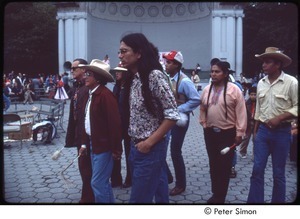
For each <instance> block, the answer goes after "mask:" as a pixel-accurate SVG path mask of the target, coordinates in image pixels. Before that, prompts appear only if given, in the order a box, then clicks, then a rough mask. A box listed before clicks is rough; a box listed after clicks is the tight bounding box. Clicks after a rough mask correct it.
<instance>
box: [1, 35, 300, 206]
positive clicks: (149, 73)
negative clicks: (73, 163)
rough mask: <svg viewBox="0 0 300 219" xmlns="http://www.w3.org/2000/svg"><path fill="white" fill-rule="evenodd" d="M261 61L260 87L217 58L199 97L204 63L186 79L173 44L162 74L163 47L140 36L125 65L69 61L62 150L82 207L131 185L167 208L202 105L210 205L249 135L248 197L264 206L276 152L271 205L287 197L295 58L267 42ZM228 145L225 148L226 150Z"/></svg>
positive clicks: (123, 58) (127, 46)
mask: <svg viewBox="0 0 300 219" xmlns="http://www.w3.org/2000/svg"><path fill="white" fill-rule="evenodd" d="M256 57H257V58H258V59H260V60H261V61H262V69H263V71H264V72H265V73H266V75H265V76H264V77H263V78H261V79H260V80H259V81H258V83H257V84H253V83H252V84H251V86H248V83H247V82H245V81H244V78H242V77H241V80H242V82H234V83H232V81H231V79H230V75H231V73H232V70H231V69H230V64H229V63H228V62H226V61H221V60H219V59H217V58H214V59H212V61H211V69H210V77H211V81H210V83H209V85H208V86H206V87H204V88H203V91H202V92H201V93H200V92H199V87H198V83H199V81H200V79H199V80H198V79H197V77H195V75H196V74H197V73H198V72H199V71H200V70H199V68H200V65H199V66H198V65H197V67H199V68H197V69H195V70H194V73H193V74H192V78H189V77H188V76H187V75H186V74H184V73H183V72H182V71H181V69H182V65H183V63H184V59H183V54H182V53H181V52H180V51H176V50H173V51H170V52H168V53H165V54H163V58H164V59H165V70H164V69H163V67H162V65H161V64H160V62H159V52H158V48H157V47H156V46H155V45H153V44H152V43H151V42H150V41H149V40H148V39H147V38H146V36H145V35H144V34H142V33H131V34H128V35H125V36H123V37H122V38H121V40H120V45H119V53H118V58H119V59H120V63H119V65H118V66H116V67H115V68H113V69H111V68H110V65H109V64H108V62H107V60H108V57H106V58H107V59H106V60H99V59H94V60H92V61H91V62H90V64H88V62H87V61H86V60H84V59H82V58H77V59H75V60H74V61H73V63H72V67H71V73H72V75H73V79H74V84H73V86H72V87H71V88H67V89H66V93H68V97H69V98H70V114H69V120H68V128H67V134H66V143H65V147H76V148H77V151H78V154H79V155H80V157H79V159H78V166H79V172H80V175H81V179H82V191H81V192H82V194H81V199H80V201H79V203H82V204H88V203H89V204H91V203H114V194H113V190H112V188H113V187H123V188H129V187H130V188H131V192H130V198H129V200H128V202H129V203H143V204H145V203H164V204H166V203H169V196H176V195H179V194H181V193H184V191H185V190H186V186H187V183H186V169H185V161H184V159H183V156H182V148H183V147H184V139H185V135H186V133H187V130H188V127H189V122H190V119H191V117H190V114H192V113H193V111H194V110H196V109H197V108H198V107H199V108H198V110H200V116H199V125H201V126H202V127H203V133H204V140H205V146H206V151H207V155H208V159H209V169H210V170H209V173H208V174H209V175H210V179H211V193H212V196H211V197H210V198H209V199H208V200H207V203H209V204H224V203H225V202H226V195H227V190H228V185H229V182H230V177H231V174H232V168H233V166H234V165H235V164H234V160H235V158H236V154H237V153H236V152H237V151H238V152H239V154H240V155H241V157H242V158H245V157H246V156H247V148H248V144H249V142H250V139H251V138H252V140H253V145H254V148H253V149H252V150H253V157H252V160H253V171H252V175H251V177H249V181H250V189H249V196H248V200H247V202H248V203H251V204H253V203H264V170H265V168H266V162H267V160H268V157H269V156H270V155H271V156H272V166H273V178H274V186H273V195H272V203H284V202H285V186H286V185H285V164H286V160H287V157H288V153H289V150H290V146H291V139H292V138H291V136H296V135H297V134H298V133H297V130H298V129H297V127H298V124H297V122H295V121H297V118H298V81H297V79H296V78H295V77H292V76H290V75H288V74H286V73H284V72H283V68H284V67H286V66H288V65H289V64H290V63H291V61H292V60H291V59H290V58H289V57H288V56H287V55H285V54H283V52H281V51H280V50H279V49H278V48H275V47H268V48H267V49H266V51H265V52H264V53H262V54H260V55H256ZM200 69H201V68H200ZM112 73H115V78H116V83H115V85H114V88H113V90H112V91H111V90H109V89H108V88H107V87H106V84H107V83H108V82H114V77H113V75H112ZM57 79H58V78H57ZM40 80H41V79H40ZM15 81H16V79H15ZM15 81H14V82H12V83H18V82H15ZM58 81H62V80H56V82H54V78H52V77H48V78H47V79H45V82H44V83H45V84H48V85H46V87H47V86H50V84H51V83H54V84H56V83H57V84H59V83H58ZM5 83H7V81H5ZM239 83H240V84H239ZM243 83H245V84H243ZM196 84H197V86H196ZM243 85H244V86H243ZM56 86H59V87H62V86H63V85H62V84H60V85H56ZM15 92H17V91H15ZM33 92H34V90H33ZM29 95H30V94H29ZM28 101H30V100H28ZM270 104H272V107H270ZM291 124H293V126H291ZM169 145H170V152H171V158H172V163H173V167H174V173H175V187H174V188H172V189H170V190H169V184H170V183H171V182H173V180H174V179H173V176H172V173H171V171H170V169H169V166H168V164H167V162H166V157H167V151H168V146H169ZM224 148H228V151H226V152H224V153H222V154H221V153H220V151H222V150H223V149H224ZM123 151H125V161H126V164H125V165H126V176H125V180H124V182H123V177H122V174H121V166H122V164H121V156H122V153H123Z"/></svg>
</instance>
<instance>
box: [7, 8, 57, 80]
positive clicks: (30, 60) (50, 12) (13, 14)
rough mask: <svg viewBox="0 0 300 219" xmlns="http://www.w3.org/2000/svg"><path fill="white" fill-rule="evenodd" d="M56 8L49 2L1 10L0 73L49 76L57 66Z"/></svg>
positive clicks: (54, 71)
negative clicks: (0, 69)
mask: <svg viewBox="0 0 300 219" xmlns="http://www.w3.org/2000/svg"><path fill="white" fill-rule="evenodd" d="M57 37H58V30H57V21H56V8H55V6H54V5H53V4H51V3H49V2H10V3H8V4H6V5H5V8H4V73H8V72H10V71H12V70H14V71H15V72H22V73H27V74H29V75H31V76H34V75H37V74H38V73H44V74H50V73H51V74H53V73H56V71H57V69H58V67H57V65H58V54H57V47H58V46H57V45H58V40H57Z"/></svg>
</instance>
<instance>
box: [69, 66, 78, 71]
mask: <svg viewBox="0 0 300 219" xmlns="http://www.w3.org/2000/svg"><path fill="white" fill-rule="evenodd" d="M77 68H79V67H72V68H71V70H73V71H76V69H77Z"/></svg>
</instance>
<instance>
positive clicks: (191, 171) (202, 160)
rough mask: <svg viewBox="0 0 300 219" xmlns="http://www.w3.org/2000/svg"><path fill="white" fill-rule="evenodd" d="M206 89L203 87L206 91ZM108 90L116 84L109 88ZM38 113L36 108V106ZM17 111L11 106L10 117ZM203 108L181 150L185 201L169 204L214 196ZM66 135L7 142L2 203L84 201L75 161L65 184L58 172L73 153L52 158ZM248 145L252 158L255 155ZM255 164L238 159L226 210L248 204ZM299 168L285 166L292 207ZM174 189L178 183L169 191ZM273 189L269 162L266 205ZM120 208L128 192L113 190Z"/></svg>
mask: <svg viewBox="0 0 300 219" xmlns="http://www.w3.org/2000/svg"><path fill="white" fill-rule="evenodd" d="M206 85H207V83H203V84H202V86H203V87H204V86H206ZM108 86H109V87H110V88H111V87H112V84H109V85H108ZM33 105H34V106H37V107H38V104H36V105H35V104H33ZM33 105H19V106H18V110H19V109H28V110H30V109H31V108H32V106H33ZM69 105H70V101H69V100H68V101H67V103H66V104H65V114H64V122H63V125H64V129H65V130H66V127H67V124H68V117H69ZM11 110H14V106H13V105H12V106H11V107H10V109H9V111H11ZM198 117H199V108H198V109H196V110H195V111H194V116H191V121H190V126H189V129H188V132H187V134H186V138H185V141H184V146H183V156H184V160H185V164H186V175H187V187H186V191H185V192H183V193H182V194H181V195H177V196H171V197H170V204H205V203H206V201H207V200H208V199H209V198H210V196H211V186H210V176H209V167H208V157H207V152H206V149H205V143H204V138H203V129H202V126H200V125H199V123H198ZM65 135H66V133H65V132H63V130H61V129H58V137H57V138H55V139H54V140H53V144H50V145H43V144H40V145H31V143H32V139H28V140H26V141H24V142H23V147H22V149H21V147H20V141H10V142H5V144H6V145H7V144H10V146H5V147H3V148H2V151H3V164H4V166H3V171H2V174H3V179H4V180H3V183H4V185H3V188H4V191H3V195H4V197H2V198H3V201H5V202H6V203H12V204H42V203H47V204H54V203H55V204H56V203H60V204H62V203H63V204H77V203H78V202H79V200H80V196H81V186H82V184H81V178H80V175H79V171H78V165H77V161H75V162H74V164H73V165H71V167H70V168H68V169H67V170H66V171H65V177H66V178H67V181H64V180H63V178H62V176H61V175H60V172H61V171H62V170H63V169H64V168H65V167H66V166H67V165H68V164H70V162H71V161H72V160H73V159H74V158H76V153H77V151H76V149H75V148H65V149H63V151H62V156H61V157H60V158H59V159H57V160H52V159H51V156H52V155H53V153H54V152H55V151H56V150H58V149H60V148H62V147H63V146H64V143H65ZM252 147H253V145H252V143H251V144H250V145H249V150H248V151H249V153H251V151H252ZM124 156H125V155H123V156H122V174H123V177H125V173H126V169H125V160H124ZM167 162H168V164H169V167H170V169H171V171H172V173H173V176H174V168H173V164H172V161H171V157H170V150H169V151H168V157H167ZM252 167H253V162H252V160H251V154H250V155H249V156H247V158H245V159H242V158H241V157H240V156H238V158H237V165H236V170H237V176H236V178H233V179H231V180H230V185H229V190H228V194H227V197H226V204H245V203H246V200H247V196H248V192H249V184H250V176H251V172H252ZM297 180H298V179H297V166H296V164H295V163H294V162H290V160H289V159H288V161H287V164H286V202H287V203H292V202H293V201H294V200H295V198H296V197H297V194H298V191H297V189H298V187H297V184H298V182H297ZM173 187H174V182H173V183H172V184H170V185H169V188H170V189H171V188H173ZM272 187H273V178H272V165H271V162H270V160H269V162H268V165H267V168H266V171H265V201H266V203H270V200H271V195H272ZM113 192H114V195H115V199H116V204H127V203H128V200H129V197H130V188H126V189H125V188H114V189H113Z"/></svg>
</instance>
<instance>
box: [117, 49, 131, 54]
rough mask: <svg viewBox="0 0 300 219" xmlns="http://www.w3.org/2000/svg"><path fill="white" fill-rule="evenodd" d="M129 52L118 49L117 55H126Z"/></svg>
mask: <svg viewBox="0 0 300 219" xmlns="http://www.w3.org/2000/svg"><path fill="white" fill-rule="evenodd" d="M129 51H130V50H129V49H120V50H119V51H118V54H119V55H120V54H121V55H124V54H125V53H127V52H129Z"/></svg>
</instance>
